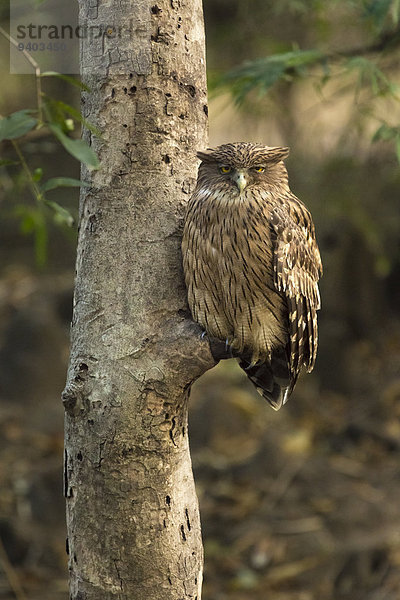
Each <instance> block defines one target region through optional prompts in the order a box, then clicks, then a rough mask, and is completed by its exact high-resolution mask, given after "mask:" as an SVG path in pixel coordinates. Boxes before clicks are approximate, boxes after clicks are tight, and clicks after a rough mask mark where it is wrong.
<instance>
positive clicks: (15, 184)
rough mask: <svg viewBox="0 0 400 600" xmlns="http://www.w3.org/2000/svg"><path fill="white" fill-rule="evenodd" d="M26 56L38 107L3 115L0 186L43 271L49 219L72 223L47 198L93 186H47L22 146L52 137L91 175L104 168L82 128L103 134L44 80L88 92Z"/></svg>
mask: <svg viewBox="0 0 400 600" xmlns="http://www.w3.org/2000/svg"><path fill="white" fill-rule="evenodd" d="M0 34H2V35H3V36H4V37H6V38H7V39H8V40H9V41H10V43H12V44H13V43H15V42H14V40H12V39H11V38H10V37H9V36H8V34H7V33H6V32H4V30H3V29H2V28H0ZM24 53H25V54H27V58H28V59H29V61H30V62H31V63H32V64H33V65H34V66H35V79H36V100H37V106H36V107H35V108H25V109H22V110H18V111H15V112H13V113H11V114H9V115H7V116H3V115H0V143H1V142H3V143H4V142H8V143H9V144H8V146H6V145H5V146H4V148H3V150H2V155H1V157H0V184H3V185H2V187H4V189H5V190H7V188H8V195H10V196H13V197H15V202H14V204H13V208H12V210H11V213H12V216H13V217H15V218H17V219H19V222H20V231H21V233H23V234H32V235H33V237H34V244H35V256H36V262H37V264H38V265H39V266H43V265H44V264H45V262H46V258H47V245H48V231H47V229H48V228H47V219H48V218H49V217H51V218H52V220H53V222H54V223H55V224H57V225H61V226H67V227H71V226H72V225H73V223H74V218H73V216H72V214H71V212H70V211H69V210H68V209H66V208H65V207H64V206H61V205H60V204H59V203H58V202H56V201H55V200H54V199H51V198H48V192H50V191H52V190H55V189H57V188H60V187H80V186H88V185H89V184H87V183H86V182H84V181H80V180H78V179H75V178H71V177H66V176H64V175H63V174H61V175H60V176H58V177H53V178H50V179H47V180H46V181H43V176H44V171H45V169H44V167H42V166H40V167H36V168H33V167H32V166H31V165H30V164H29V161H28V160H27V158H26V157H25V156H24V153H23V151H22V145H23V144H25V143H26V142H27V141H29V139H30V138H29V136H31V137H32V136H37V135H38V134H39V135H41V134H43V133H44V134H45V135H46V133H50V134H52V135H53V136H54V138H55V139H56V140H57V141H58V142H59V143H60V144H61V145H62V146H63V148H64V149H65V150H66V151H67V152H68V153H69V154H70V155H71V156H73V157H74V158H75V159H76V160H77V161H79V162H82V163H83V164H85V165H86V166H87V167H88V168H89V169H98V168H99V166H100V164H99V160H98V158H97V156H96V154H95V152H94V151H93V150H92V148H91V147H90V146H89V145H88V144H87V142H86V141H85V140H82V139H80V126H81V125H84V126H85V127H86V128H88V129H89V130H90V131H92V132H93V133H95V134H97V135H100V134H99V132H98V130H97V129H96V128H95V127H93V126H92V125H91V124H90V123H89V122H88V121H87V120H86V119H84V117H83V116H82V115H81V113H80V112H79V110H77V109H76V108H75V107H73V106H70V105H69V104H67V103H66V102H63V101H61V100H57V99H55V98H53V97H51V96H50V95H48V94H46V93H45V92H44V91H43V89H42V79H43V78H48V77H51V78H60V79H62V80H63V81H66V82H67V83H68V84H70V85H73V86H76V87H78V88H80V89H85V90H87V91H88V88H87V87H86V86H85V85H84V84H83V83H81V82H80V81H79V80H77V79H75V78H73V77H70V76H68V75H63V74H60V73H56V72H53V71H51V72H50V71H49V72H44V73H41V72H40V69H39V66H38V65H37V63H35V61H34V60H33V59H32V58H31V57H30V56H29V55H28V53H27V52H26V51H24ZM75 131H77V135H78V137H71V136H70V133H71V132H75ZM25 188H27V189H29V190H30V193H31V197H32V198H33V199H34V201H35V202H34V204H32V203H31V202H29V200H27V201H21V193H22V192H23V190H24V189H25ZM6 196H7V192H6Z"/></svg>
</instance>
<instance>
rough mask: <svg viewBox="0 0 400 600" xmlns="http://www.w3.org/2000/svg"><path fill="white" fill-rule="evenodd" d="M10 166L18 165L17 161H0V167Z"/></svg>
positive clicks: (4, 159) (6, 159) (5, 159)
mask: <svg viewBox="0 0 400 600" xmlns="http://www.w3.org/2000/svg"><path fill="white" fill-rule="evenodd" d="M11 165H19V162H18V161H17V160H8V158H2V159H0V167H9V166H11Z"/></svg>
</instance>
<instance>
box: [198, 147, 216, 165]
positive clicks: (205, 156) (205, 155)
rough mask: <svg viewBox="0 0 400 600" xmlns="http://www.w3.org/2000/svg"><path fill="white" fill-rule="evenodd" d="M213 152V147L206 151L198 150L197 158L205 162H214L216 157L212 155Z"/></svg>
mask: <svg viewBox="0 0 400 600" xmlns="http://www.w3.org/2000/svg"><path fill="white" fill-rule="evenodd" d="M213 152H214V150H213V149H212V148H207V150H206V151H205V152H201V151H199V152H197V158H199V159H200V160H201V161H203V162H212V161H213V160H214V157H213V155H212V153H213Z"/></svg>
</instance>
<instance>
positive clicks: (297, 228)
mask: <svg viewBox="0 0 400 600" xmlns="http://www.w3.org/2000/svg"><path fill="white" fill-rule="evenodd" d="M271 225H272V239H273V244H274V283H275V287H276V288H277V289H278V290H279V291H280V292H282V293H283V294H284V295H285V296H286V301H287V306H288V318H289V348H290V370H291V373H292V376H293V385H292V387H293V386H294V383H295V382H296V379H297V376H298V374H299V371H300V369H301V367H302V366H303V365H304V366H305V367H306V368H307V371H308V372H310V371H312V369H313V367H314V363H315V359H316V355H317V346H318V329H317V310H318V309H319V308H320V296H319V289H318V280H319V277H320V275H322V264H321V257H320V253H319V250H318V246H317V242H316V239H315V229H314V224H313V222H312V218H311V215H310V213H309V212H308V210H307V209H306V208H305V206H304V205H303V204H302V203H301V202H300V201H299V200H298V199H297V198H296V197H295V196H290V197H288V198H286V199H285V200H284V201H283V202H282V203H281V204H279V205H277V206H275V207H274V209H273V211H272V214H271Z"/></svg>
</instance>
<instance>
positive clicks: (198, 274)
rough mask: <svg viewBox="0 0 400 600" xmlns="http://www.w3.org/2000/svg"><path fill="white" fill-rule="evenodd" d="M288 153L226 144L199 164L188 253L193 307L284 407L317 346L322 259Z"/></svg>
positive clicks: (188, 221)
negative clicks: (291, 177) (294, 186)
mask: <svg viewBox="0 0 400 600" xmlns="http://www.w3.org/2000/svg"><path fill="white" fill-rule="evenodd" d="M288 154H289V149H288V148H280V147H270V146H263V145H258V144H251V143H244V142H242V143H236V144H224V145H222V146H219V147H218V148H216V149H215V150H214V149H210V150H208V151H207V152H199V153H198V157H199V158H200V159H201V161H202V162H201V165H200V168H199V174H198V180H197V186H196V189H195V191H194V193H193V195H192V197H191V199H190V201H189V205H188V210H187V215H186V221H185V226H184V232H183V241H182V252H183V266H184V271H185V280H186V285H187V289H188V300H189V306H190V309H191V311H192V315H193V318H194V319H195V321H197V322H198V323H199V324H200V325H201V326H202V327H203V328H204V329H205V331H206V333H207V335H208V336H209V338H210V340H212V339H215V338H216V339H217V340H223V341H224V342H225V343H226V347H227V348H229V350H230V352H231V355H232V356H235V357H238V358H239V359H240V363H239V364H240V366H241V367H242V369H244V370H245V372H246V374H247V376H248V377H249V378H250V379H251V381H252V382H253V383H254V384H255V386H256V387H257V390H258V391H259V392H260V394H261V395H262V396H264V398H266V399H267V400H268V402H270V404H271V405H272V406H273V408H275V409H276V410H277V409H279V408H280V407H281V406H282V405H283V404H285V402H286V401H287V399H288V398H289V395H290V393H291V392H292V390H293V388H294V386H295V383H296V380H297V377H298V374H299V372H300V370H301V368H302V367H303V366H305V367H306V369H307V371H308V372H310V371H312V369H313V367H314V363H315V358H316V353H317V343H318V330H317V310H318V309H319V308H320V297H319V290H318V279H319V277H320V275H321V274H322V264H321V258H320V254H319V250H318V246H317V242H316V239H315V230H314V225H313V222H312V218H311V215H310V213H309V211H308V210H307V209H306V207H305V206H304V204H303V203H302V202H301V201H300V200H299V199H298V198H296V196H294V195H293V194H292V192H291V191H290V189H289V184H288V175H287V171H286V168H285V165H284V163H283V160H284V159H285V158H286V157H287V156H288Z"/></svg>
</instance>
